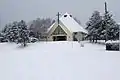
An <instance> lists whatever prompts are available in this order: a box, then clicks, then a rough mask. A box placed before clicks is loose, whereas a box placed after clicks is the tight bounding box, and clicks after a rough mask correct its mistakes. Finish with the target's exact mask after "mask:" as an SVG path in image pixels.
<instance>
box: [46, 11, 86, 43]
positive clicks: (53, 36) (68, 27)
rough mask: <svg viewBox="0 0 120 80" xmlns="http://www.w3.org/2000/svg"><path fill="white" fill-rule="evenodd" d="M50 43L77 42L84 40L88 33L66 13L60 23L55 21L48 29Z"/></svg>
mask: <svg viewBox="0 0 120 80" xmlns="http://www.w3.org/2000/svg"><path fill="white" fill-rule="evenodd" d="M47 33H48V36H47V40H48V41H76V40H78V39H77V38H79V39H80V40H83V39H84V36H85V35H86V34H87V33H88V32H87V31H86V30H85V29H84V28H83V27H82V26H81V25H79V24H78V23H77V22H76V21H75V20H74V18H73V17H72V15H70V14H68V13H65V14H64V15H62V16H61V17H60V18H59V22H58V21H55V22H54V23H53V24H52V25H51V26H50V28H49V29H48V32H47Z"/></svg>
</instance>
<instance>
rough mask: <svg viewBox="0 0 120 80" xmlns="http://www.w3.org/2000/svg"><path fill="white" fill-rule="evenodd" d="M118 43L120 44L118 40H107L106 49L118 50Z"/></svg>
mask: <svg viewBox="0 0 120 80" xmlns="http://www.w3.org/2000/svg"><path fill="white" fill-rule="evenodd" d="M119 45H120V41H119V40H118V41H107V42H106V50H115V51H118V50H119Z"/></svg>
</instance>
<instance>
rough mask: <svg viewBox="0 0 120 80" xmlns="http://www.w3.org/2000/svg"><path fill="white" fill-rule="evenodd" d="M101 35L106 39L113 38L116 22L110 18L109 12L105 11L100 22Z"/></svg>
mask: <svg viewBox="0 0 120 80" xmlns="http://www.w3.org/2000/svg"><path fill="white" fill-rule="evenodd" d="M102 27H103V29H102V35H103V38H104V39H105V40H106V41H107V40H114V39H115V36H116V34H114V33H115V31H116V29H117V24H116V22H115V21H114V19H113V18H112V15H111V14H110V13H109V12H106V13H105V14H104V16H103V24H102Z"/></svg>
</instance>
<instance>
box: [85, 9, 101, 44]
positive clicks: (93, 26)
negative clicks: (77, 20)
mask: <svg viewBox="0 0 120 80" xmlns="http://www.w3.org/2000/svg"><path fill="white" fill-rule="evenodd" d="M101 22H102V16H100V12H98V11H94V12H93V14H92V16H91V18H90V19H89V21H88V22H87V23H86V25H87V28H86V29H87V30H88V32H89V39H90V41H91V40H93V42H94V40H96V42H97V39H99V34H100V32H99V28H100V27H101Z"/></svg>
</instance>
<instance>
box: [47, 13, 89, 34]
mask: <svg viewBox="0 0 120 80" xmlns="http://www.w3.org/2000/svg"><path fill="white" fill-rule="evenodd" d="M60 22H62V23H63V24H64V25H65V27H66V28H68V30H70V31H71V32H83V33H86V34H87V33H88V32H87V30H85V29H84V28H83V27H82V26H81V25H79V24H78V23H77V22H76V21H75V20H74V19H73V17H72V15H70V14H68V13H65V14H64V15H63V16H62V17H60ZM54 24H55V23H54ZM54 24H53V25H54ZM53 25H52V26H51V27H50V28H49V29H48V30H50V29H51V28H52V27H53Z"/></svg>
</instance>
